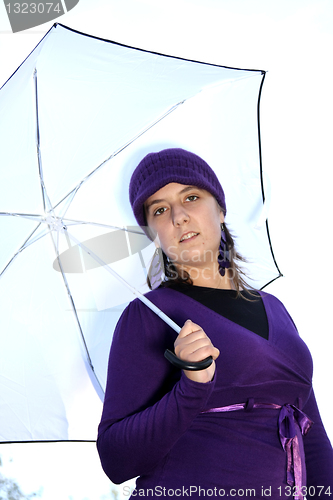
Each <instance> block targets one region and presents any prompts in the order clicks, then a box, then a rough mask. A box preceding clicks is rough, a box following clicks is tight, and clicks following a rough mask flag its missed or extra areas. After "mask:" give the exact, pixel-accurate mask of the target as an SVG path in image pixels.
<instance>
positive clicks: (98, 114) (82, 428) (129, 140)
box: [0, 24, 280, 441]
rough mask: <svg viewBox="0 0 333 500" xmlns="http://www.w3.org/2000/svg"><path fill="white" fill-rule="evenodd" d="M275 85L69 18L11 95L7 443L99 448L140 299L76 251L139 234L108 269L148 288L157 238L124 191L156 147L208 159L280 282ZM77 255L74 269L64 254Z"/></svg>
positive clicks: (5, 217)
mask: <svg viewBox="0 0 333 500" xmlns="http://www.w3.org/2000/svg"><path fill="white" fill-rule="evenodd" d="M264 76H265V73H264V72H263V71H258V70H241V69H234V68H226V67H223V66H217V65H210V64H203V63H199V62H194V61H187V60H184V59H178V58H174V57H169V56H163V55H160V54H155V53H151V52H146V51H142V50H138V49H133V48H130V47H126V46H123V45H119V44H116V43H113V42H108V41H105V40H101V39H98V38H95V37H90V36H88V35H84V34H82V33H78V32H75V31H73V30H71V29H70V28H67V27H65V26H62V25H60V24H56V25H54V26H53V28H52V29H51V30H50V31H49V32H48V33H47V34H46V35H45V37H44V38H43V39H42V41H41V42H40V43H39V44H38V46H37V47H36V48H35V50H34V51H33V52H32V53H31V54H30V56H29V57H28V58H27V59H26V60H25V61H24V63H23V64H22V65H21V66H20V67H19V68H18V70H17V71H16V72H15V73H14V74H13V76H12V77H11V78H10V79H9V80H8V81H7V82H6V84H5V85H4V86H3V87H2V89H1V91H0V105H1V125H0V126H1V133H0V158H1V170H0V172H1V174H0V175H1V182H0V200H1V201H0V224H1V234H2V235H3V237H2V244H1V250H0V273H1V274H0V307H1V316H0V317H1V331H0V335H1V349H0V366H1V371H0V385H1V391H0V393H1V396H0V412H1V415H2V425H1V431H0V440H1V441H45V440H94V439H95V437H96V429H97V424H98V421H99V416H100V411H101V401H102V400H103V391H104V388H105V382H106V365H107V359H108V351H109V347H110V343H111V338H112V332H113V328H114V325H115V323H116V321H117V320H118V318H119V316H120V314H121V312H122V310H123V308H124V307H125V306H126V304H127V303H128V301H129V300H132V298H133V294H132V292H128V291H127V289H126V287H124V286H123V285H121V284H120V283H119V282H118V281H113V278H112V277H111V275H110V273H106V272H105V266H104V267H103V266H102V265H101V264H103V263H104V262H105V260H108V258H109V257H108V255H107V256H105V255H104V256H103V257H102V258H101V257H99V258H101V261H102V262H99V263H98V264H99V265H98V266H96V265H91V261H90V264H89V261H87V259H86V258H85V257H84V253H85V250H84V248H83V247H82V246H81V247H80V245H78V244H77V242H83V245H84V246H87V247H88V248H89V246H88V243H87V242H90V244H91V242H93V241H98V242H99V243H98V246H99V248H100V249H101V250H102V253H103V248H101V247H103V245H100V242H101V241H102V240H103V241H106V240H108V239H109V241H111V240H112V238H113V240H114V241H116V240H117V242H119V238H120V237H119V234H120V233H119V229H118V228H127V229H128V228H130V232H129V231H128V230H125V231H123V232H122V233H124V234H125V239H126V245H127V246H126V251H125V253H122V254H121V256H123V257H124V258H123V259H121V258H117V259H115V258H114V253H112V252H111V253H112V257H110V258H109V261H108V262H106V264H109V265H110V266H111V267H112V268H113V269H115V270H116V271H117V272H119V273H120V274H121V275H122V276H124V277H126V279H128V280H129V281H130V283H131V285H134V286H135V288H138V289H139V290H140V292H141V293H144V292H146V291H148V289H147V287H146V285H145V276H146V269H147V267H148V265H149V260H150V257H151V256H152V248H153V244H150V245H149V241H146V243H142V244H141V243H140V245H139V247H140V248H139V251H137V249H135V248H134V247H133V246H132V245H131V241H130V240H131V236H130V235H131V234H135V233H133V232H132V230H134V231H136V229H133V227H134V226H135V219H134V217H133V215H132V213H131V209H130V206H129V202H128V195H127V191H128V183H129V179H130V176H131V173H132V172H133V170H134V168H135V166H136V165H137V163H138V162H139V160H140V159H141V158H142V157H143V156H144V155H145V154H146V153H147V152H150V151H154V150H155V151H156V150H159V149H162V148H164V147H182V148H185V149H189V150H191V151H193V152H194V153H196V154H198V155H200V156H202V157H203V158H204V159H205V160H206V161H207V162H208V163H209V164H210V166H211V167H212V168H213V169H214V170H215V172H216V173H217V175H218V177H219V179H220V180H221V183H222V185H223V188H224V190H225V193H226V202H227V210H228V214H227V219H226V222H227V223H228V226H229V228H230V229H231V231H232V233H233V234H234V235H235V236H236V244H237V247H238V249H239V250H240V252H241V253H242V254H243V255H244V256H245V257H246V258H247V259H248V261H249V264H248V265H247V271H248V273H249V275H250V280H249V281H250V284H252V285H254V286H255V287H257V288H262V287H263V286H265V285H266V284H267V283H268V282H271V281H272V280H274V279H276V278H277V277H278V276H279V275H280V272H279V270H278V268H277V265H276V263H275V260H274V256H273V253H272V249H271V245H270V241H269V234H268V227H267V221H266V214H267V204H264V195H263V183H264V180H263V175H262V168H261V158H260V135H259V101H260V92H261V87H262V84H263V81H264ZM4 235H5V236H4ZM110 238H111V239H110ZM117 245H118V243H117ZM117 245H115V246H117ZM69 251H70V254H69V253H68V252H69ZM75 252H76V254H77V256H78V258H80V264H78V268H76V271H75V269H74V267H75V266H74V267H72V268H71V265H70V266H69V267H68V261H67V260H66V259H67V258H68V255H71V256H73V255H74V254H75ZM93 253H95V252H93ZM112 260H113V261H114V262H111V261H112ZM115 260H116V262H115Z"/></svg>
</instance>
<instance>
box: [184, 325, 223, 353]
mask: <svg viewBox="0 0 333 500" xmlns="http://www.w3.org/2000/svg"><path fill="white" fill-rule="evenodd" d="M175 354H176V356H178V357H179V358H180V359H183V360H186V361H202V360H203V359H205V358H207V357H208V356H212V357H213V359H216V358H217V357H218V356H219V354H220V351H219V350H218V349H217V348H216V347H214V346H213V344H212V343H211V341H210V339H209V337H207V335H206V333H205V332H204V330H203V329H202V328H201V327H200V326H199V325H197V324H196V323H193V322H192V321H191V320H187V321H186V323H185V324H184V326H183V328H182V329H181V331H180V333H179V335H178V337H177V339H176V342H175Z"/></svg>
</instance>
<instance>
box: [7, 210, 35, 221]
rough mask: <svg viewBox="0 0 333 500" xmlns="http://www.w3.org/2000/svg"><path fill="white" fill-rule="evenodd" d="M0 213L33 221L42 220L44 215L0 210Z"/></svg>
mask: <svg viewBox="0 0 333 500" xmlns="http://www.w3.org/2000/svg"><path fill="white" fill-rule="evenodd" d="M0 215H3V216H13V217H20V218H22V219H30V220H33V221H36V220H38V221H39V222H43V221H44V217H42V216H41V215H35V214H22V213H18V212H0Z"/></svg>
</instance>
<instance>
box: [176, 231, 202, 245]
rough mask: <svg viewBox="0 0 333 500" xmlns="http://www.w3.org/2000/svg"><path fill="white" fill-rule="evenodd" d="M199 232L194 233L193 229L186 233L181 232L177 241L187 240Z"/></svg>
mask: <svg viewBox="0 0 333 500" xmlns="http://www.w3.org/2000/svg"><path fill="white" fill-rule="evenodd" d="M198 234H199V233H195V232H194V231H189V232H188V233H185V234H183V236H182V237H181V238H180V240H179V242H180V243H183V242H184V241H189V240H192V239H193V238H195V237H196V236H198Z"/></svg>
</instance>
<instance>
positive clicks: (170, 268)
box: [147, 223, 253, 298]
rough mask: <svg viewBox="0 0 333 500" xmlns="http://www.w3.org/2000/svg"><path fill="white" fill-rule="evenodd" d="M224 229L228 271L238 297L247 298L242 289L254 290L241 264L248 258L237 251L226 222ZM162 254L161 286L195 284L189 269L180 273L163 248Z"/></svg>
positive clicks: (149, 282) (149, 283)
mask: <svg viewBox="0 0 333 500" xmlns="http://www.w3.org/2000/svg"><path fill="white" fill-rule="evenodd" d="M224 230H225V236H226V243H227V247H228V250H229V260H230V267H229V269H228V271H227V273H228V274H229V275H230V274H231V275H232V281H233V284H234V286H235V289H236V291H237V297H239V296H241V297H243V298H246V297H244V296H243V295H241V293H240V292H241V290H243V289H245V290H248V291H249V292H250V290H251V289H252V290H253V287H252V286H251V285H249V284H248V283H247V282H246V279H247V276H246V274H245V272H244V271H243V270H242V268H241V265H240V262H246V259H245V258H244V257H242V255H240V254H239V253H238V252H237V251H236V248H235V243H234V239H233V237H232V235H231V233H230V231H229V229H228V228H227V226H226V224H225V223H224ZM160 255H162V258H163V270H164V279H163V281H162V282H161V284H160V286H161V287H163V288H166V287H172V286H174V285H179V284H186V285H193V281H192V279H191V276H190V274H189V273H188V272H187V271H184V270H182V272H181V273H180V272H179V271H178V270H177V267H176V266H175V264H174V263H173V262H171V261H169V259H168V257H167V256H166V254H165V253H164V252H163V250H160ZM150 271H151V270H149V272H148V276H147V284H148V286H149V288H150V289H151V290H152V288H153V287H152V284H151V279H150V276H151V272H150Z"/></svg>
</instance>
